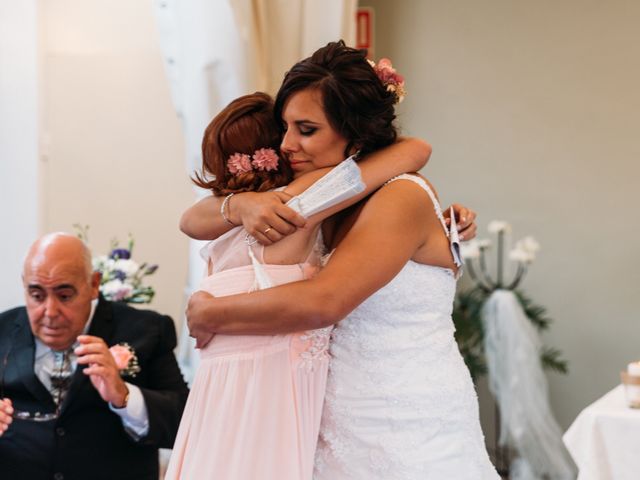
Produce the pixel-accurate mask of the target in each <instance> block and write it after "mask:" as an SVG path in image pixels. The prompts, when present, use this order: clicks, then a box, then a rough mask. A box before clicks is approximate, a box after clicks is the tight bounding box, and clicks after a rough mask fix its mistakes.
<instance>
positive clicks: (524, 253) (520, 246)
mask: <svg viewBox="0 0 640 480" xmlns="http://www.w3.org/2000/svg"><path fill="white" fill-rule="evenodd" d="M538 250H540V244H539V243H538V242H537V241H536V239H535V238H533V237H524V238H522V239H520V240H518V241H517V242H516V246H515V247H514V249H513V250H511V252H509V258H510V259H511V260H513V261H516V262H521V263H531V262H533V261H534V260H535V259H536V252H537V251H538Z"/></svg>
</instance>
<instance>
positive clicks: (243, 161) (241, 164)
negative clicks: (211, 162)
mask: <svg viewBox="0 0 640 480" xmlns="http://www.w3.org/2000/svg"><path fill="white" fill-rule="evenodd" d="M252 159H253V160H252ZM227 169H228V170H229V173H231V174H232V175H235V176H236V177H237V176H239V175H242V174H243V173H248V172H251V171H253V170H258V171H261V172H270V171H272V170H277V169H278V154H277V153H276V151H275V150H274V149H273V148H259V149H258V150H256V151H255V152H253V155H252V156H249V155H247V154H246V153H237V152H236V153H234V154H233V155H231V156H230V157H229V159H228V160H227Z"/></svg>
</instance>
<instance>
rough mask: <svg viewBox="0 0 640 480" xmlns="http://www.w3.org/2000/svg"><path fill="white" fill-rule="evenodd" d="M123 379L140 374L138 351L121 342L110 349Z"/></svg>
mask: <svg viewBox="0 0 640 480" xmlns="http://www.w3.org/2000/svg"><path fill="white" fill-rule="evenodd" d="M109 352H110V353H111V355H112V356H113V359H114V360H115V362H116V367H118V370H119V371H120V376H121V377H135V376H136V375H137V374H138V373H139V372H140V365H138V357H137V355H136V351H135V350H134V349H133V347H132V346H131V345H129V344H128V343H127V342H121V343H118V344H117V345H114V346H112V347H111V348H109Z"/></svg>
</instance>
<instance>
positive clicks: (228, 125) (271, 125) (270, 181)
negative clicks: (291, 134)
mask: <svg viewBox="0 0 640 480" xmlns="http://www.w3.org/2000/svg"><path fill="white" fill-rule="evenodd" d="M273 118H274V117H273V99H272V98H271V97H270V96H269V95H267V94H266V93H262V92H256V93H252V94H250V95H244V96H242V97H239V98H236V99H235V100H233V101H232V102H231V103H229V105H227V106H226V107H225V108H224V109H222V111H220V113H218V114H217V115H216V116H215V117H214V119H213V120H212V121H211V123H210V124H209V126H208V127H207V128H206V130H205V131H204V136H203V138H202V169H201V171H200V172H197V171H196V172H195V173H194V178H192V180H193V183H195V184H196V185H198V186H199V187H202V188H206V189H209V190H212V191H213V193H214V194H215V195H227V194H229V193H237V192H265V191H267V190H271V189H272V188H276V187H280V186H283V185H287V184H288V183H289V182H290V181H291V178H292V172H291V167H290V166H289V163H288V162H285V161H283V159H282V157H281V156H280V140H281V134H280V130H279V129H278V126H277V124H276V122H274V121H273ZM260 148H272V149H273V150H274V151H275V152H276V154H277V155H278V169H277V170H272V171H262V170H252V171H250V172H246V173H241V174H239V175H234V174H232V173H231V172H229V169H228V166H227V162H228V159H229V157H230V156H231V155H233V154H234V153H244V154H247V155H252V154H253V153H254V152H255V151H256V150H258V149H260Z"/></svg>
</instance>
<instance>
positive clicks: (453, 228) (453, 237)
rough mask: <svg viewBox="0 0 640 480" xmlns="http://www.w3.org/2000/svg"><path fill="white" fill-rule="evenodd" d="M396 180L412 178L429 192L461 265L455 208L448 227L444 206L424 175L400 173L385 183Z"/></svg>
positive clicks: (456, 258)
mask: <svg viewBox="0 0 640 480" xmlns="http://www.w3.org/2000/svg"><path fill="white" fill-rule="evenodd" d="M396 180H410V181H412V182H413V183H416V184H417V185H419V186H421V187H422V189H423V190H424V191H425V192H427V194H428V195H429V198H430V199H431V202H432V203H433V208H434V210H435V212H436V216H437V217H438V220H440V224H441V225H442V228H443V229H444V233H445V234H446V235H447V238H448V239H449V245H450V248H451V254H452V255H453V263H455V265H456V267H461V266H462V255H461V254H460V238H459V237H458V226H457V225H456V219H455V216H454V214H453V208H452V209H451V212H450V218H451V225H450V226H449V228H447V223H446V222H445V220H444V215H443V214H442V207H441V206H440V202H438V199H437V197H436V194H435V193H433V190H432V189H431V187H430V186H429V184H427V182H425V181H424V179H423V178H422V177H418V176H416V175H409V174H408V173H403V174H402V175H398V176H396V177H393V178H391V179H389V180H387V181H386V182H385V185H388V184H389V183H391V182H394V181H396Z"/></svg>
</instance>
